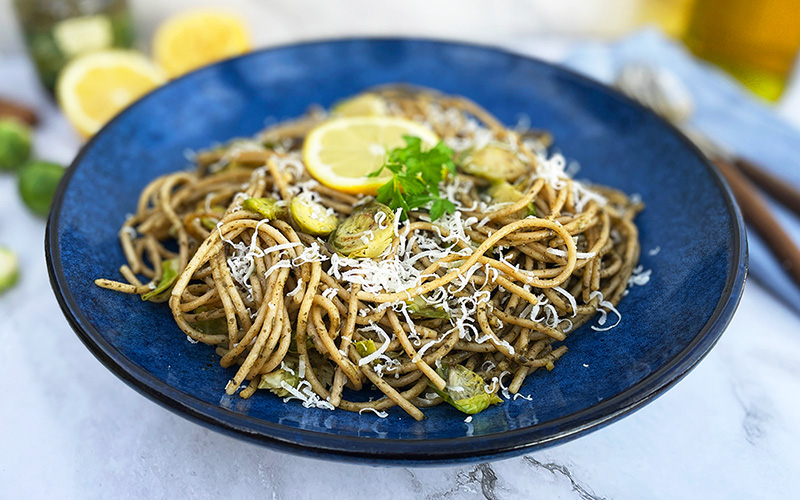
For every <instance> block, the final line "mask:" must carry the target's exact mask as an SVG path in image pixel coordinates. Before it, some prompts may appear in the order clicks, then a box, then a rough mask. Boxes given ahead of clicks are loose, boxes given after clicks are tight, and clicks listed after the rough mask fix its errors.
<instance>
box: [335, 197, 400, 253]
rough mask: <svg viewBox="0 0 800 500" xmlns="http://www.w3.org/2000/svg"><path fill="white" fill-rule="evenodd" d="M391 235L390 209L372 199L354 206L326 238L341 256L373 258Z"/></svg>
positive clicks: (381, 249)
mask: <svg viewBox="0 0 800 500" xmlns="http://www.w3.org/2000/svg"><path fill="white" fill-rule="evenodd" d="M381 214H383V215H381ZM393 238H394V213H393V212H392V209H391V208H389V207H387V206H386V205H384V204H383V203H378V202H377V201H373V202H370V203H367V204H366V205H363V206H360V207H358V208H356V209H355V210H353V212H352V213H351V214H350V216H349V217H348V218H346V219H345V220H343V221H342V222H341V223H340V224H339V227H337V228H336V230H335V231H334V232H332V233H331V236H330V238H329V239H328V241H329V242H330V244H331V246H332V247H333V249H334V250H336V252H338V253H339V254H340V255H342V256H344V257H349V258H353V259H355V258H371V259H374V258H375V257H377V256H379V255H380V254H382V253H383V251H384V250H386V248H387V247H388V246H389V245H390V244H391V243H392V239H393Z"/></svg>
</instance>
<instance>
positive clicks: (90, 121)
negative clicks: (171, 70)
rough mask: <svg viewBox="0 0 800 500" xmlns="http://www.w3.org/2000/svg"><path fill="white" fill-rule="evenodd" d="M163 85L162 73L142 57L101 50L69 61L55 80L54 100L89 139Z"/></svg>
mask: <svg viewBox="0 0 800 500" xmlns="http://www.w3.org/2000/svg"><path fill="white" fill-rule="evenodd" d="M165 81H166V76H165V75H164V73H163V72H162V71H161V70H160V69H158V67H156V66H155V65H154V64H153V63H152V62H150V60H149V59H147V58H146V57H145V56H144V55H143V54H141V53H139V52H136V51H132V50H104V51H100V52H91V53H89V54H86V55H84V56H80V57H78V58H76V59H73V60H72V61H70V62H69V64H67V66H66V67H65V68H64V69H63V71H62V72H61V74H60V75H59V77H58V82H57V84H56V96H57V97H58V103H59V105H60V106H61V110H62V111H64V114H65V115H66V116H67V119H68V120H69V121H70V123H72V124H73V125H74V126H75V128H77V129H78V131H79V132H80V133H81V134H83V135H84V136H90V135H92V134H94V133H95V132H97V131H98V130H99V129H100V127H102V126H103V125H105V123H106V122H108V120H110V119H111V118H112V117H114V115H116V114H117V113H119V112H120V111H121V110H122V109H124V108H126V107H127V106H128V105H129V104H131V103H132V102H133V101H135V100H136V99H138V98H139V97H141V96H142V95H144V94H146V93H147V92H149V91H151V90H152V89H154V88H156V87H157V86H159V85H161V84H162V83H164V82H165Z"/></svg>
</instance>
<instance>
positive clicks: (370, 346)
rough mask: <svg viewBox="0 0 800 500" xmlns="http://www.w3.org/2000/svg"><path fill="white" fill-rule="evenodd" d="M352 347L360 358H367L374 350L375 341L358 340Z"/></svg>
mask: <svg viewBox="0 0 800 500" xmlns="http://www.w3.org/2000/svg"><path fill="white" fill-rule="evenodd" d="M353 346H354V347H355V348H356V352H357V353H358V355H359V356H361V357H362V358H363V357H365V356H369V355H370V354H372V353H373V352H375V350H376V347H375V341H374V340H372V339H367V340H359V341H358V342H356V343H355V344H353Z"/></svg>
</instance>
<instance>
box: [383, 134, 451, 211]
mask: <svg viewBox="0 0 800 500" xmlns="http://www.w3.org/2000/svg"><path fill="white" fill-rule="evenodd" d="M403 140H405V141H406V146H405V147H404V148H395V149H393V150H391V151H390V152H389V155H388V158H387V160H386V162H385V163H384V164H383V166H381V168H379V169H378V170H376V171H374V172H371V173H370V174H368V176H369V177H376V176H378V175H379V174H380V173H381V172H382V171H383V169H384V168H385V169H387V170H389V171H390V172H392V174H393V175H392V178H391V179H390V180H389V181H388V182H387V183H386V184H384V185H383V186H381V187H380V188H378V193H377V199H378V201H379V202H381V203H385V204H386V205H388V206H389V207H390V208H391V209H392V210H397V209H398V208H401V209H402V210H403V213H402V215H401V217H402V218H403V219H404V220H405V219H407V218H408V213H409V212H410V211H411V210H414V209H415V208H421V207H425V206H427V205H428V204H429V203H432V205H431V208H430V214H431V220H432V221H434V220H436V219H438V218H439V217H441V216H442V215H444V214H445V213H449V214H452V213H453V212H455V210H456V207H455V205H454V204H453V203H452V202H451V201H450V200H447V199H445V198H442V197H441V195H440V194H439V183H441V182H442V181H443V180H444V178H445V176H447V175H448V174H450V175H455V173H456V165H455V163H453V150H452V149H450V148H449V147H448V146H447V145H446V144H445V143H444V142H442V141H439V143H438V144H437V145H436V146H434V147H433V148H432V149H430V150H428V151H423V150H422V139H420V138H419V137H413V136H409V135H405V136H403Z"/></svg>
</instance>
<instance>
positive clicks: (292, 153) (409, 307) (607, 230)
mask: <svg viewBox="0 0 800 500" xmlns="http://www.w3.org/2000/svg"><path fill="white" fill-rule="evenodd" d="M371 93H372V94H374V95H375V96H377V97H378V98H380V99H382V100H383V101H384V102H385V103H386V109H387V113H390V114H391V115H394V116H399V117H405V118H408V119H412V120H415V121H417V122H420V123H423V124H424V125H425V126H426V127H429V128H430V129H432V130H433V131H434V132H435V133H436V134H437V135H438V136H439V137H441V138H442V139H443V141H444V142H445V143H446V144H447V145H448V146H449V147H450V148H452V150H453V151H454V152H455V153H454V159H455V160H456V164H457V165H458V167H459V170H458V173H457V174H456V175H455V176H448V177H447V178H445V180H444V182H443V183H442V186H441V188H440V189H441V191H442V193H443V196H445V197H446V198H447V199H448V200H449V201H450V202H451V203H453V205H454V206H455V207H456V210H455V211H454V212H453V213H452V214H445V215H443V216H442V217H440V218H438V219H437V220H435V221H432V220H431V216H430V214H429V213H428V211H427V210H426V209H425V208H424V207H423V208H418V209H414V210H410V211H409V213H407V214H406V215H407V216H408V217H407V220H405V221H401V220H400V219H401V218H400V217H399V214H393V213H392V212H391V211H390V212H389V213H388V214H387V213H385V212H381V213H380V215H379V214H378V213H372V212H370V214H371V215H370V216H373V215H374V219H375V223H376V224H377V225H378V226H379V227H381V228H382V229H385V230H386V231H390V232H389V233H387V234H388V238H389V240H388V242H390V244H388V246H387V247H386V249H385V250H383V251H382V252H380V254H379V255H378V256H377V257H374V258H370V257H353V256H349V255H346V254H342V253H340V251H337V248H336V247H335V246H332V245H331V244H330V242H329V241H328V240H326V238H325V237H324V236H323V235H320V234H319V233H317V234H314V231H310V230H308V229H307V226H306V225H304V224H302V223H301V224H298V220H296V218H294V217H293V216H292V215H291V214H290V213H289V211H288V206H289V204H290V203H291V202H292V200H293V199H295V198H297V197H299V196H304V197H306V198H308V199H310V200H313V203H317V204H319V205H320V206H321V207H322V209H323V210H324V211H325V215H326V216H327V217H328V219H326V220H328V221H331V220H333V224H334V226H335V225H336V221H337V220H339V221H341V219H343V218H346V217H348V216H354V215H355V214H357V213H359V210H361V207H365V206H367V205H368V204H369V197H363V196H360V195H353V194H348V193H344V192H340V191H338V190H336V189H333V188H330V187H326V186H324V185H322V184H320V183H318V182H316V181H315V179H314V178H313V177H312V176H310V175H309V173H308V172H307V170H306V169H305V168H304V164H303V161H302V157H301V155H300V151H301V148H302V145H303V140H304V138H305V137H306V135H307V134H308V133H309V132H310V131H311V130H312V129H313V128H314V127H316V126H317V125H319V124H321V123H323V122H324V121H325V120H327V119H328V115H327V114H326V113H325V112H323V111H320V110H317V109H314V110H312V111H311V112H309V113H308V114H307V115H305V116H303V117H301V118H299V119H296V120H292V121H290V122H286V123H279V124H277V125H275V126H272V127H270V128H267V129H266V130H264V131H263V132H261V133H260V134H259V135H258V136H257V137H256V138H254V139H250V140H238V141H233V142H232V143H231V144H228V145H226V146H224V147H218V148H214V149H211V150H208V151H205V152H201V153H199V154H197V155H196V157H195V159H194V160H195V162H196V169H195V170H194V171H193V172H188V171H182V172H177V173H172V174H168V175H165V176H162V177H160V178H158V179H155V180H154V181H153V182H152V183H151V184H150V185H148V186H147V187H146V188H145V189H144V190H143V191H142V193H141V195H140V197H139V202H138V205H137V210H136V213H135V214H134V215H133V216H131V217H129V218H128V219H127V220H126V221H125V222H124V223H123V225H122V228H121V229H120V232H119V238H120V243H121V245H122V248H123V250H124V255H125V258H126V261H127V262H126V263H125V264H124V265H123V266H122V267H121V268H120V273H121V275H122V276H123V277H124V279H125V282H120V281H113V280H108V279H98V280H97V281H96V284H97V285H98V286H101V287H104V288H108V289H111V290H116V291H119V292H123V293H131V294H141V295H144V294H148V297H149V299H148V300H153V301H157V302H168V306H169V308H170V309H171V311H172V314H173V316H174V318H175V322H176V324H177V326H178V327H179V328H180V329H181V330H182V331H183V332H184V333H185V334H186V335H187V336H188V337H189V339H191V340H192V341H196V342H201V343H204V344H208V345H211V346H215V347H216V352H217V353H218V354H219V356H220V364H221V365H222V366H223V367H234V366H235V367H236V370H235V373H234V374H233V376H232V378H231V380H230V382H229V383H228V385H227V387H225V388H224V390H225V391H226V392H227V393H228V394H235V393H237V392H238V394H239V395H240V396H241V397H244V398H247V397H251V396H252V395H253V394H254V393H255V392H257V391H258V390H259V389H262V390H263V389H269V390H271V391H272V392H274V393H276V394H278V395H280V396H283V397H284V398H286V399H289V398H297V399H300V400H302V403H303V405H305V406H307V407H311V406H315V407H320V408H328V409H333V408H340V409H344V410H348V411H354V412H359V413H361V412H363V411H364V410H371V411H372V412H373V413H375V414H378V415H381V414H383V413H382V411H383V410H386V409H387V408H390V407H393V406H399V407H400V408H402V409H403V410H404V411H405V412H407V413H408V414H409V415H411V416H412V417H413V418H415V419H421V418H423V413H422V411H421V410H420V408H424V407H428V406H431V405H433V404H438V403H441V402H442V401H447V402H449V403H451V404H453V406H455V407H456V408H459V409H460V410H462V411H465V412H467V413H475V412H476V411H480V410H481V409H483V408H485V407H486V405H487V404H490V403H494V402H497V401H496V400H495V399H496V398H497V396H496V395H495V393H496V392H497V391H498V389H500V388H502V387H505V385H504V384H505V383H506V382H509V386H508V388H507V390H508V391H510V393H517V392H518V391H519V390H520V388H521V386H522V384H523V382H524V380H525V378H526V377H528V376H530V375H531V374H532V373H533V372H535V371H537V370H538V369H540V368H545V369H552V368H553V366H554V365H553V363H554V362H556V361H557V360H558V359H559V358H560V357H561V356H562V355H564V353H565V352H566V350H567V349H566V346H564V345H560V346H559V345H557V344H558V343H559V342H562V341H564V340H565V339H566V337H567V335H568V334H569V333H570V332H572V331H574V330H575V329H576V328H578V327H579V326H580V325H582V324H584V323H586V322H587V321H590V320H591V319H592V318H593V317H594V316H595V315H596V314H597V312H598V310H600V311H603V318H605V313H607V312H612V310H613V311H614V312H616V309H615V306H616V305H617V304H618V303H619V301H620V299H621V298H622V296H623V295H624V293H625V290H626V288H627V286H628V280H629V278H630V276H631V273H632V270H633V269H634V267H635V265H636V264H637V261H638V258H639V243H638V235H637V229H636V226H635V225H634V223H633V219H634V217H635V215H636V214H637V213H638V211H639V210H641V209H642V205H641V202H636V201H632V200H631V199H630V198H629V197H627V196H626V195H624V194H623V193H621V192H618V191H616V190H613V189H611V188H607V187H602V186H594V185H592V186H589V185H586V184H583V183H581V182H578V181H576V180H574V179H572V178H571V177H570V176H569V175H567V174H566V173H564V165H565V162H564V160H563V157H561V156H559V155H548V152H547V146H548V144H549V140H550V138H549V136H548V135H547V134H545V133H542V132H536V131H530V130H525V131H521V130H515V129H510V128H507V127H504V126H503V125H502V124H501V123H500V122H499V120H497V119H496V118H494V117H493V116H491V115H490V114H489V113H488V112H487V111H485V110H484V109H482V108H481V107H480V106H478V105H477V104H475V103H473V102H471V101H469V100H467V99H465V98H461V97H456V96H447V95H441V94H438V93H436V92H433V91H428V90H419V89H408V88H402V87H384V88H379V89H375V90H373V91H371ZM493 145H494V146H495V147H501V148H502V149H503V151H506V152H510V153H511V154H512V155H513V159H514V160H513V161H514V168H516V169H520V172H516V173H514V172H512V173H511V174H509V175H508V176H507V177H505V178H502V179H498V178H497V177H496V176H495V175H494V174H493V173H485V172H481V171H480V170H476V169H475V168H470V167H469V161H470V155H471V156H472V157H475V156H477V155H478V154H479V153H480V152H481V151H482V150H483V149H485V148H487V147H492V146H493ZM486 156H487V158H488V157H490V156H491V155H486ZM487 161H488V160H487ZM490 167H491V168H492V169H494V170H499V171H503V170H502V168H503V165H490ZM484 174H486V175H484ZM490 174H491V175H490ZM251 199H261V200H272V201H271V202H270V203H271V205H270V206H269V207H268V210H269V212H265V211H264V210H266V209H263V210H262V209H257V208H254V207H256V205H255V204H254V203H252V202H251V203H247V200H251ZM273 202H274V203H273ZM314 210H317V209H316V208H315V209H314ZM314 210H308V211H306V212H308V213H309V214H311V215H312V216H313V214H314V213H315V212H314ZM265 214H266V215H265ZM333 216H335V218H333V219H332V217H333ZM339 224H340V229H341V224H342V223H341V222H340V223H339ZM389 224H391V227H390V226H389ZM370 236H371V237H373V238H374V237H375V234H374V233H373V234H371V235H370ZM362 238H363V236H362ZM367 239H368V238H367ZM367 243H369V241H368V242H367ZM453 367H458V370H455V369H453ZM459 377H461V378H459ZM504 377H508V378H504ZM484 381H485V382H486V383H485V385H484V384H483V382H484ZM479 383H480V384H479ZM478 384H479V385H480V387H481V389H480V391H478V392H483V393H484V394H486V395H488V396H491V398H494V399H491V400H489V399H486V398H477V399H476V398H475V396H476V392H475V391H474V390H472V389H470V387H472V386H475V387H477V386H478ZM370 388H377V389H378V390H379V391H380V392H382V393H383V397H382V398H380V399H377V400H375V401H358V399H363V397H360V396H359V391H365V390H368V389H370ZM220 389H221V390H222V388H220ZM463 391H467V392H469V391H472V392H469V394H466V395H464V396H465V397H461V396H460V395H459V392H463ZM462 395H463V394H462ZM467 396H468V397H467ZM477 396H481V394H477ZM506 396H508V393H506ZM534 398H535V395H534Z"/></svg>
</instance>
